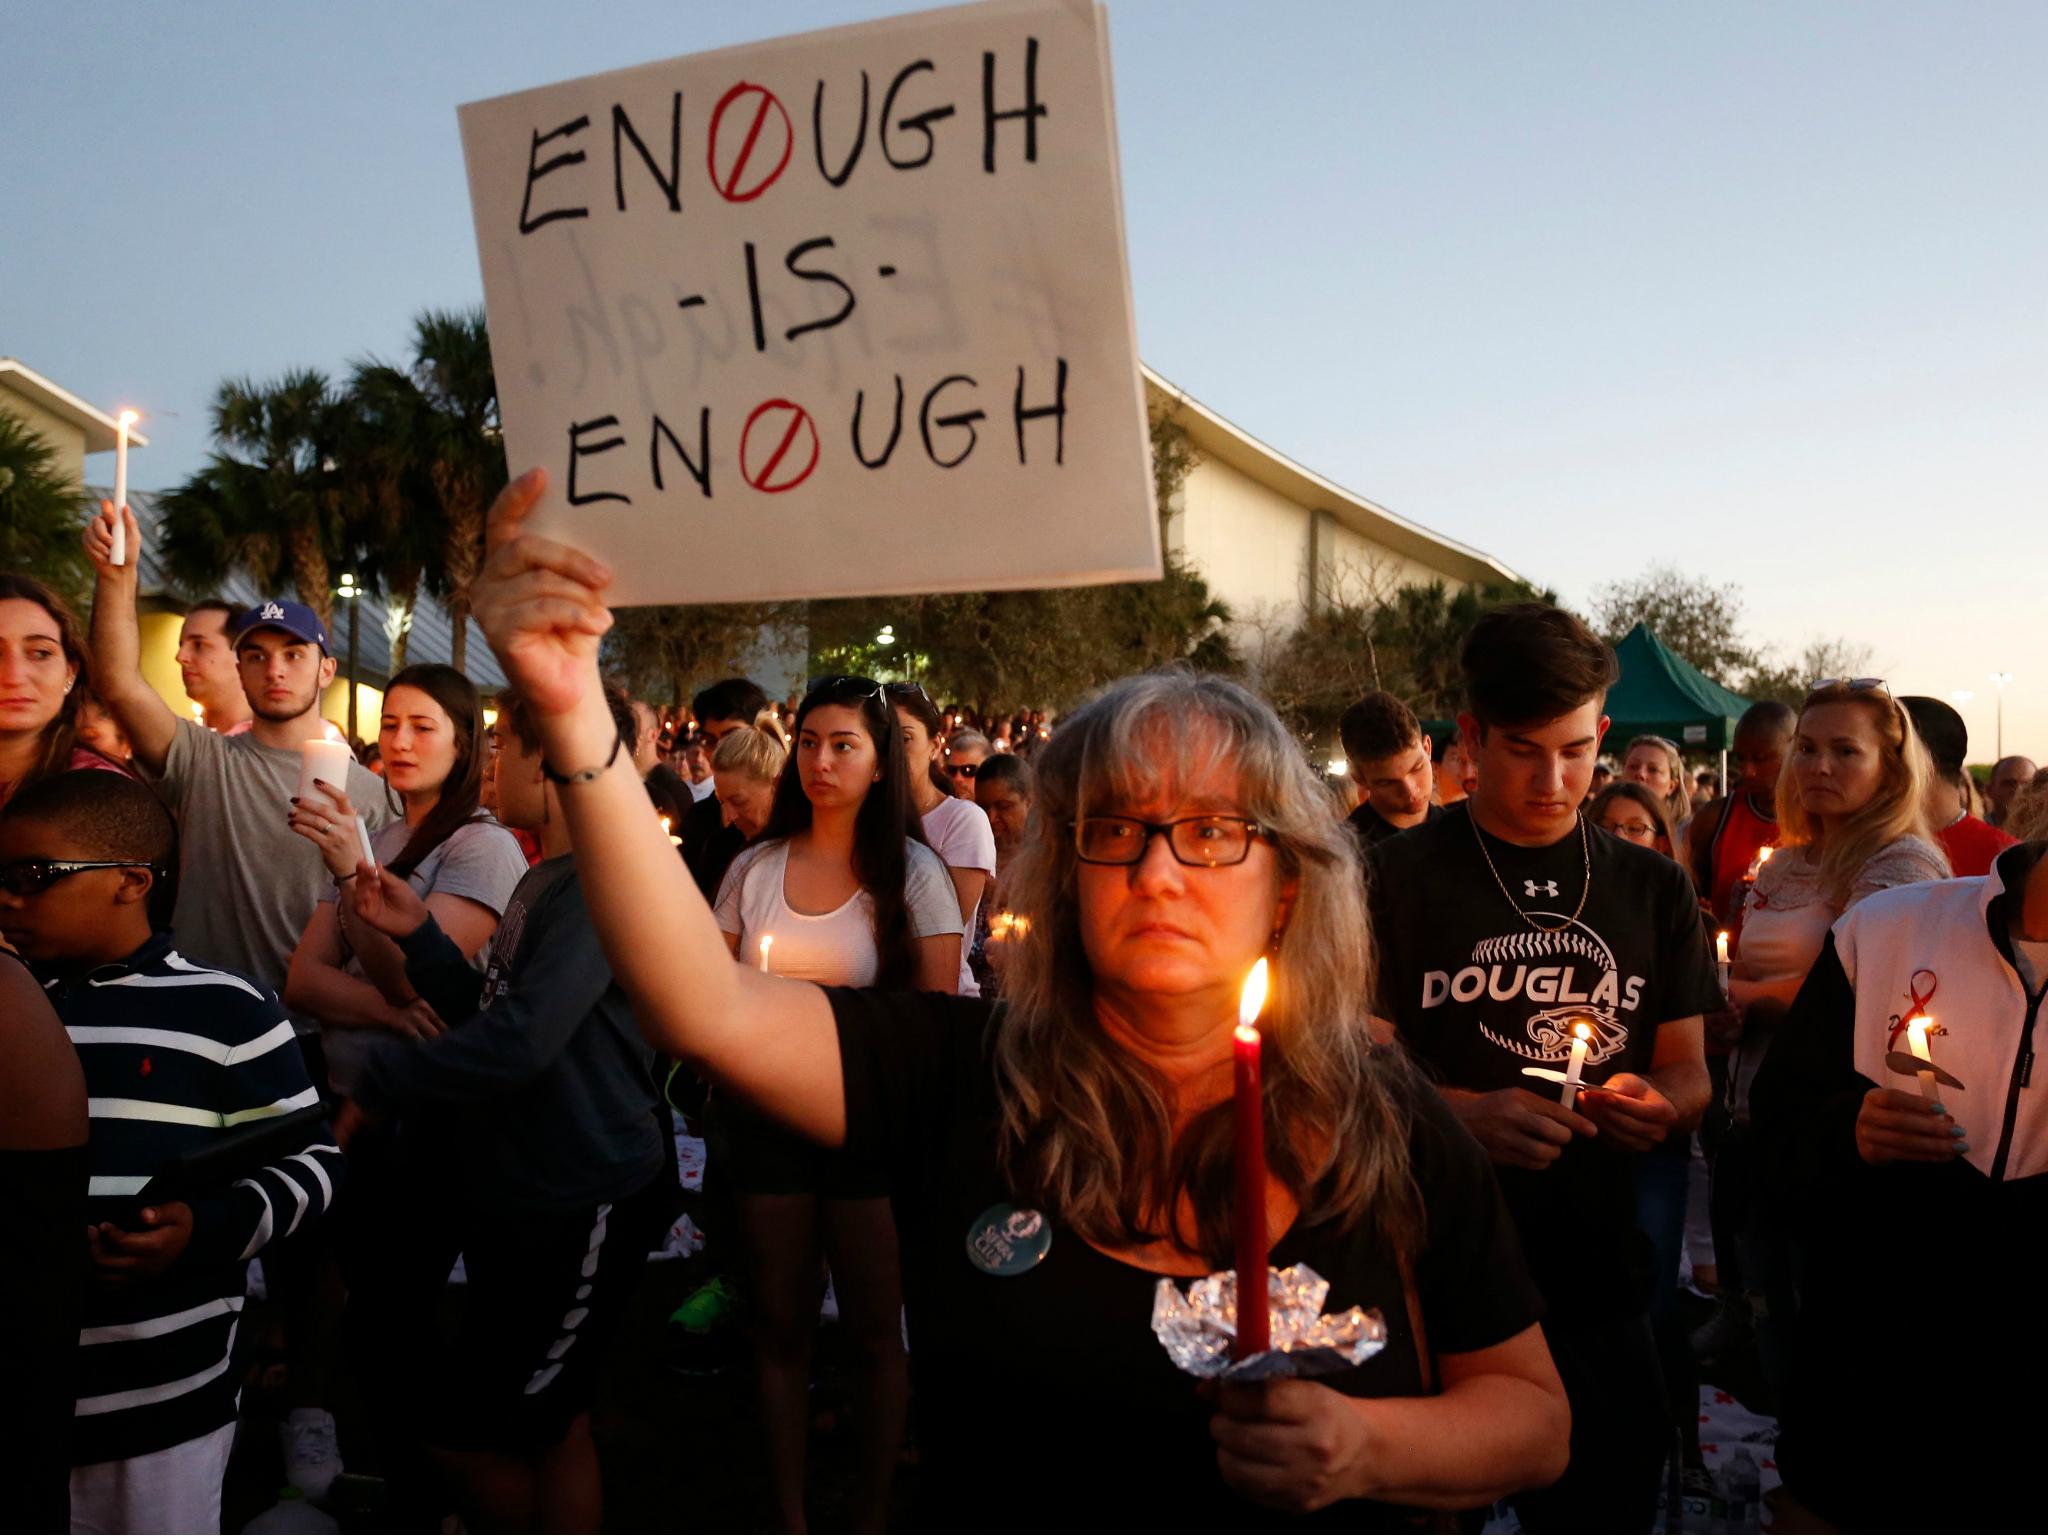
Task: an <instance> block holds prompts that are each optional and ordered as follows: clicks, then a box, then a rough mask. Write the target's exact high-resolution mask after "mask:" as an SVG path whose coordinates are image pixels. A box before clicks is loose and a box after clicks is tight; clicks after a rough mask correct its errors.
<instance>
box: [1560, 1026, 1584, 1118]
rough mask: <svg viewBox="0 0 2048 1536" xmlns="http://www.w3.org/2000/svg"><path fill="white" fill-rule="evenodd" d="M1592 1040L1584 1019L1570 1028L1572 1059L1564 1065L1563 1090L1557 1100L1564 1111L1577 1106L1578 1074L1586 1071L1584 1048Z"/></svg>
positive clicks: (1579, 1085)
mask: <svg viewBox="0 0 2048 1536" xmlns="http://www.w3.org/2000/svg"><path fill="white" fill-rule="evenodd" d="M1592 1038H1593V1031H1592V1028H1591V1027H1590V1026H1589V1025H1588V1024H1587V1023H1586V1021H1585V1020H1584V1019H1581V1020H1579V1022H1578V1023H1576V1024H1574V1025H1573V1026H1572V1059H1571V1060H1570V1061H1569V1062H1567V1063H1566V1064H1565V1069H1564V1088H1563V1090H1562V1092H1560V1093H1559V1095H1558V1100H1557V1101H1558V1103H1560V1104H1562V1105H1563V1106H1564V1107H1565V1108H1566V1109H1573V1108H1576V1107H1577V1105H1578V1100H1579V1088H1580V1087H1581V1084H1580V1082H1579V1074H1580V1073H1581V1072H1583V1071H1585V1070H1586V1048H1587V1045H1588V1044H1589V1042H1591V1040H1592Z"/></svg>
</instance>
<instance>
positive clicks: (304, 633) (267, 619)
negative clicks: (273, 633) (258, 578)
mask: <svg viewBox="0 0 2048 1536" xmlns="http://www.w3.org/2000/svg"><path fill="white" fill-rule="evenodd" d="M259 629H281V630H283V631H284V632H285V633H286V634H288V635H291V636H293V637H294V638H296V639H299V640H303V641H305V642H306V643H307V644H308V645H317V646H319V647H320V649H321V651H322V653H325V652H326V650H327V630H326V628H325V627H324V626H323V625H322V624H321V622H320V615H319V614H317V613H315V612H314V611H313V610H312V609H310V608H308V607H307V606H306V605H305V604H304V603H280V602H278V601H277V599H275V598H267V599H265V600H264V601H263V602H260V603H258V604H257V605H256V606H255V607H254V608H251V609H249V610H248V611H247V612H245V613H244V614H243V615H242V616H241V617H240V618H239V619H237V620H235V644H236V645H237V646H240V645H241V643H242V642H243V641H244V640H246V639H248V638H249V636H250V635H251V634H252V633H254V632H255V631H256V630H259Z"/></svg>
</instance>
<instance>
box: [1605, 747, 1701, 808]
mask: <svg viewBox="0 0 2048 1536" xmlns="http://www.w3.org/2000/svg"><path fill="white" fill-rule="evenodd" d="M1621 776H1622V777H1623V778H1624V779H1626V780H1627V781H1628V782H1629V783H1631V784H1640V785H1642V786H1643V788H1645V789H1647V790H1649V791H1650V793H1651V794H1653V795H1655V796H1656V797H1657V798H1658V799H1660V800H1662V801H1663V802H1664V810H1665V813H1666V814H1667V815H1668V816H1669V817H1670V819H1671V825H1672V826H1673V827H1674V828H1682V827H1684V825H1685V824H1686V822H1687V821H1688V820H1689V819H1690V818H1691V816H1692V796H1691V794H1689V793H1688V792H1687V790H1686V787H1685V759H1684V757H1682V756H1681V755H1680V754H1679V751H1678V744H1677V743H1676V742H1674V741H1672V740H1670V739H1669V738H1667V737H1663V736H1638V737H1636V739H1635V740H1634V741H1631V742H1630V743H1629V744H1628V753H1627V755H1626V756H1624V757H1623V758H1622V760H1621Z"/></svg>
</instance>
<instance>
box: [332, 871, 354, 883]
mask: <svg viewBox="0 0 2048 1536" xmlns="http://www.w3.org/2000/svg"><path fill="white" fill-rule="evenodd" d="M355 877H356V872H355V871H354V870H350V871H349V872H348V873H347V874H345V875H336V876H335V877H334V883H335V884H336V885H340V884H342V883H343V882H344V881H348V880H353V879H355Z"/></svg>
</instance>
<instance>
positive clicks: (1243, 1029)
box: [1231, 1024, 1259, 1045]
mask: <svg viewBox="0 0 2048 1536" xmlns="http://www.w3.org/2000/svg"><path fill="white" fill-rule="evenodd" d="M1231 1033H1232V1034H1233V1035H1235V1036H1237V1038H1238V1039H1240V1040H1242V1041H1243V1042H1244V1043H1245V1044H1246V1045H1257V1044H1258V1043H1259V1026H1258V1025H1256V1024H1240V1025H1238V1026H1237V1028H1236V1029H1233V1030H1232V1031H1231Z"/></svg>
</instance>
